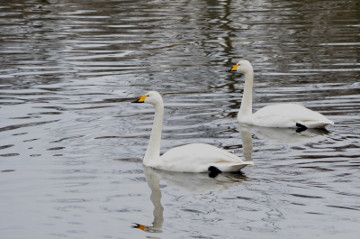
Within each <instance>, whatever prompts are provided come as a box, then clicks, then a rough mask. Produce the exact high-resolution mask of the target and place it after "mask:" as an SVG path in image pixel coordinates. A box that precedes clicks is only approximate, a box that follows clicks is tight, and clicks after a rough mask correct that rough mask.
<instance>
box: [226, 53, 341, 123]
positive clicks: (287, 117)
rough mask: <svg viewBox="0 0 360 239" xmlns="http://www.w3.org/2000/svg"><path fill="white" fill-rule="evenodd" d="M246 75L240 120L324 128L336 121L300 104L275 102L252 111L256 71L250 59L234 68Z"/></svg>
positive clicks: (241, 61) (242, 121)
mask: <svg viewBox="0 0 360 239" xmlns="http://www.w3.org/2000/svg"><path fill="white" fill-rule="evenodd" d="M231 70H232V71H237V72H240V73H242V74H244V76H245V89H244V93H243V97H242V101H241V106H240V110H239V113H238V122H239V123H245V124H250V125H257V126H263V127H278V128H299V127H300V128H324V127H325V126H327V125H333V124H334V122H333V121H331V120H329V119H327V118H326V117H325V116H324V115H322V114H320V113H318V112H315V111H312V110H310V109H308V108H305V107H304V106H301V105H298V104H274V105H269V106H265V107H263V108H261V109H259V110H258V111H257V112H255V113H254V114H253V113H252V90H253V78H254V71H253V68H252V66H251V64H250V62H249V61H247V60H240V61H239V62H238V63H237V64H236V65H235V66H234V67H233V68H232V69H231Z"/></svg>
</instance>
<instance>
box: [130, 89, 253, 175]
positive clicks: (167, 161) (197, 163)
mask: <svg viewBox="0 0 360 239" xmlns="http://www.w3.org/2000/svg"><path fill="white" fill-rule="evenodd" d="M133 103H149V104H152V105H153V106H154V107H155V117H154V123H153V128H152V130H151V135H150V141H149V145H148V148H147V150H146V153H145V157H144V160H143V163H144V165H145V166H148V167H152V168H158V169H162V170H167V171H176V172H193V173H200V172H209V171H210V172H212V171H215V172H218V173H219V172H236V171H239V170H240V169H242V168H243V167H245V166H247V165H252V164H253V162H252V161H243V160H242V159H241V158H240V157H238V156H236V155H234V154H232V153H230V152H228V151H226V150H223V149H219V148H217V147H215V146H212V145H209V144H202V143H195V144H187V145H183V146H179V147H176V148H172V149H170V150H169V151H167V152H165V153H164V154H163V155H162V156H160V141H161V131H162V122H163V116H164V105H163V100H162V97H161V95H160V94H159V93H158V92H156V91H150V92H148V93H146V94H145V95H144V96H142V97H140V98H139V99H138V100H135V101H133Z"/></svg>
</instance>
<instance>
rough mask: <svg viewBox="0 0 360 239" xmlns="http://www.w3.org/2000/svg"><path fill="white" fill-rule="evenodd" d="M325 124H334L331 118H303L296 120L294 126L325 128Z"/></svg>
mask: <svg viewBox="0 0 360 239" xmlns="http://www.w3.org/2000/svg"><path fill="white" fill-rule="evenodd" d="M327 125H334V122H333V121H331V120H328V121H323V122H322V121H311V120H304V121H298V122H296V127H298V128H304V129H308V128H325V127H326V126H327Z"/></svg>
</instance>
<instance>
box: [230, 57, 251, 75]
mask: <svg viewBox="0 0 360 239" xmlns="http://www.w3.org/2000/svg"><path fill="white" fill-rule="evenodd" d="M231 71H237V72H239V73H242V74H246V73H248V72H253V68H252V66H251V64H250V62H249V61H247V60H240V61H238V63H237V64H236V65H235V66H234V67H233V68H232V69H231Z"/></svg>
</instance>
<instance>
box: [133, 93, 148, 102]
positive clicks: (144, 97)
mask: <svg viewBox="0 0 360 239" xmlns="http://www.w3.org/2000/svg"><path fill="white" fill-rule="evenodd" d="M146 97H147V95H143V96H141V97H140V98H139V99H137V100H134V101H132V102H131V103H144V102H145V99H146Z"/></svg>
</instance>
